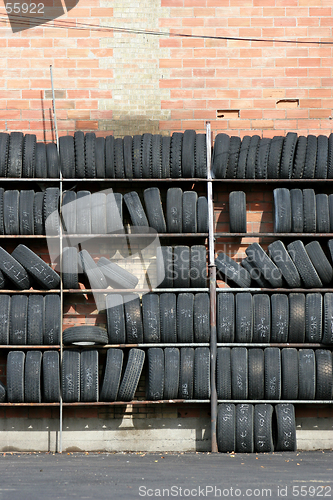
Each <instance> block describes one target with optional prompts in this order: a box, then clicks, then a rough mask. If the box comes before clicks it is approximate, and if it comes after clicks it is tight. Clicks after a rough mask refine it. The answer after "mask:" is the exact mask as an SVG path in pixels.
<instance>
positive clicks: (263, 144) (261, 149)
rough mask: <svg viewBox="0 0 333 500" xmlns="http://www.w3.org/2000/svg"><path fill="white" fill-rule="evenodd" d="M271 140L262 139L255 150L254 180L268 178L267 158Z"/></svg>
mask: <svg viewBox="0 0 333 500" xmlns="http://www.w3.org/2000/svg"><path fill="white" fill-rule="evenodd" d="M270 145H271V139H268V138H267V137H263V138H262V139H261V140H260V142H259V144H258V148H257V157H256V179H267V177H268V171H267V170H268V157H269V149H270Z"/></svg>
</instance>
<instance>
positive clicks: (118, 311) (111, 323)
mask: <svg viewBox="0 0 333 500" xmlns="http://www.w3.org/2000/svg"><path fill="white" fill-rule="evenodd" d="M106 321H107V331H108V337H109V344H126V330H125V314H124V302H123V297H122V295H119V294H113V293H112V294H110V295H107V297H106Z"/></svg>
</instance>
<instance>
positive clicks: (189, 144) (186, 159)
mask: <svg viewBox="0 0 333 500" xmlns="http://www.w3.org/2000/svg"><path fill="white" fill-rule="evenodd" d="M195 140H196V132H195V130H185V132H184V138H183V144H182V176H183V177H185V178H188V179H191V178H192V177H194V172H195V160H194V156H195Z"/></svg>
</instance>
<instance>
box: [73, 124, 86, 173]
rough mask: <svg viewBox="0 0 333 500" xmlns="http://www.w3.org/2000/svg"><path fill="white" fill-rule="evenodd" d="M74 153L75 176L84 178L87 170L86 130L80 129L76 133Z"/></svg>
mask: <svg viewBox="0 0 333 500" xmlns="http://www.w3.org/2000/svg"><path fill="white" fill-rule="evenodd" d="M74 154H75V177H76V178H77V179H84V178H85V176H86V172H85V155H84V132H82V131H81V130H78V131H77V132H75V133H74Z"/></svg>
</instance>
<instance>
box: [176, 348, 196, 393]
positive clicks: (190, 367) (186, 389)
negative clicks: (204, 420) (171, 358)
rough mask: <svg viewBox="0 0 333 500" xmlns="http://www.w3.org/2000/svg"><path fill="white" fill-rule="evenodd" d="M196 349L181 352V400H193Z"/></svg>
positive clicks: (183, 349) (182, 349)
mask: <svg viewBox="0 0 333 500" xmlns="http://www.w3.org/2000/svg"><path fill="white" fill-rule="evenodd" d="M193 378H194V349H193V347H182V348H181V350H180V375H179V394H178V395H179V399H193V385H194V384H193Z"/></svg>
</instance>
